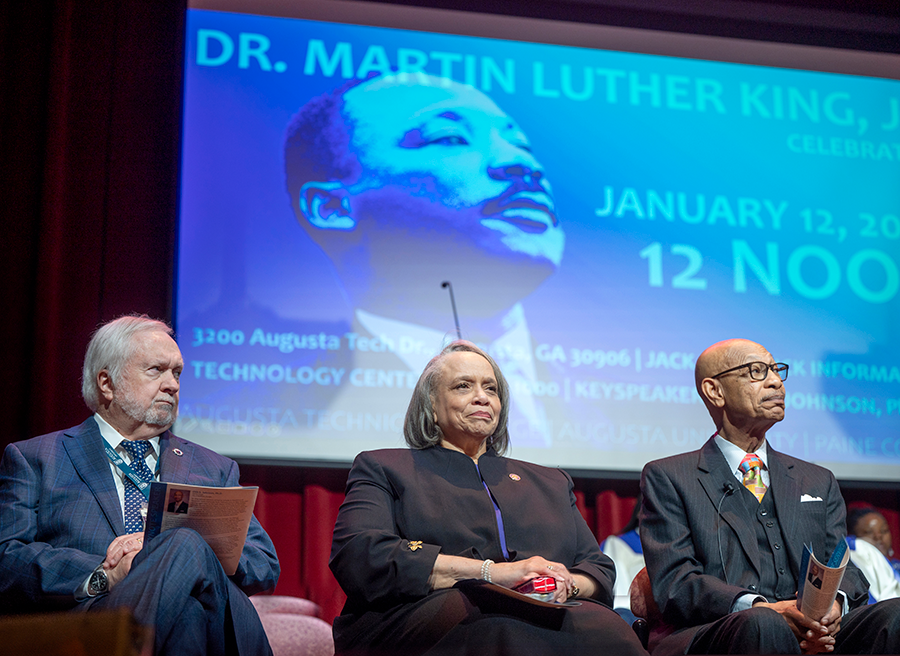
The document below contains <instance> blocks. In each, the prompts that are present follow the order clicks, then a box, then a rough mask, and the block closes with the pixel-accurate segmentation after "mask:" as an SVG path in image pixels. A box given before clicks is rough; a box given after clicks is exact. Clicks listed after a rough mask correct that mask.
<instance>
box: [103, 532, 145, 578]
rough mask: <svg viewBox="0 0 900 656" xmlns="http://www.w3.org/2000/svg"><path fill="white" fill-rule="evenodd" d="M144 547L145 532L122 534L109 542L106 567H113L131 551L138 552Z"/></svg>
mask: <svg viewBox="0 0 900 656" xmlns="http://www.w3.org/2000/svg"><path fill="white" fill-rule="evenodd" d="M143 547H144V534H143V533H129V534H128V535H120V536H119V537H117V538H116V539H115V540H113V541H112V542H110V543H109V546H108V547H107V548H106V560H104V561H103V568H104V569H112V568H113V567H115V566H116V565H118V564H119V561H120V560H121V559H122V558H123V557H125V556H127V555H128V554H130V553H137V552H138V551H140V550H141V549H143Z"/></svg>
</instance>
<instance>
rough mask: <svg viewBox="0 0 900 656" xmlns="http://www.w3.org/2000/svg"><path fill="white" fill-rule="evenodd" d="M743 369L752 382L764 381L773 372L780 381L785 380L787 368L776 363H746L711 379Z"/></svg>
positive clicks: (782, 364) (783, 364)
mask: <svg viewBox="0 0 900 656" xmlns="http://www.w3.org/2000/svg"><path fill="white" fill-rule="evenodd" d="M744 367H746V368H747V369H748V371H749V372H750V378H751V379H752V380H765V379H766V376H768V375H769V371H774V372H775V374H776V375H777V376H778V377H779V378H780V379H781V380H783V381H784V380H787V376H788V366H787V365H786V364H785V363H783V362H776V363H775V364H766V363H765V362H748V363H747V364H740V365H738V366H736V367H732V368H731V369H726V370H725V371H721V372H719V373H717V374H716V375H715V376H711V378H718V377H719V376H724V375H725V374H730V373H731V372H732V371H738V370H739V369H743V368H744Z"/></svg>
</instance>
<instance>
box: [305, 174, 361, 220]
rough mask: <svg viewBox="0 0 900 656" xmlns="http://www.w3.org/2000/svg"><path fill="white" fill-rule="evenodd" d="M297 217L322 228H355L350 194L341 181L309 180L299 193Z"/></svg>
mask: <svg viewBox="0 0 900 656" xmlns="http://www.w3.org/2000/svg"><path fill="white" fill-rule="evenodd" d="M297 211H298V212H299V214H298V216H297V218H298V219H300V217H303V218H304V219H306V220H307V221H309V223H310V225H312V226H315V227H316V228H319V229H320V230H353V229H354V228H355V227H356V220H355V219H354V218H353V214H352V213H351V211H350V194H349V192H348V191H347V189H346V187H344V185H342V184H341V183H340V182H307V183H306V184H304V185H303V186H302V187H300V192H299V193H298V194H297Z"/></svg>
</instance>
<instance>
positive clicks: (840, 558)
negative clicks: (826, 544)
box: [797, 540, 850, 621]
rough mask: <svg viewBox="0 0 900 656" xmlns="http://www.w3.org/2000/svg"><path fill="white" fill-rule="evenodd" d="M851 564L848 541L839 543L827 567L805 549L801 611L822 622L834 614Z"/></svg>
mask: <svg viewBox="0 0 900 656" xmlns="http://www.w3.org/2000/svg"><path fill="white" fill-rule="evenodd" d="M849 560H850V550H849V549H848V548H847V541H846V540H841V541H840V542H838V544H837V546H836V547H835V548H834V551H833V552H832V554H831V558H829V559H828V564H827V565H823V564H822V563H821V562H819V561H818V560H817V559H816V557H815V555H814V554H813V552H812V548H811V547H810V546H809V545H804V546H803V558H802V559H801V560H800V590H799V591H798V592H797V607H798V608H799V609H800V611H801V612H802V613H803V614H804V615H806V616H807V617H808V618H810V619H813V620H816V621H818V620H820V619H822V618H823V617H824V616H825V615H826V614H827V613H828V611H829V610H831V606H832V604H834V599H835V597H837V591H838V588H839V587H840V586H841V581H842V580H843V578H844V571H845V570H846V569H847V562H848V561H849Z"/></svg>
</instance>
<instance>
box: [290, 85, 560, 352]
mask: <svg viewBox="0 0 900 656" xmlns="http://www.w3.org/2000/svg"><path fill="white" fill-rule="evenodd" d="M285 171H286V183H287V189H288V192H289V194H290V198H291V203H292V206H293V210H294V213H295V215H296V217H297V220H298V221H299V222H300V224H301V226H303V228H304V229H305V230H306V231H307V232H308V233H309V235H310V237H311V238H312V239H313V240H314V241H315V242H316V243H317V244H318V245H319V246H320V247H321V248H322V250H323V251H324V252H325V254H326V255H327V256H328V258H329V259H330V261H331V262H332V264H333V266H334V267H335V270H336V273H337V275H338V278H339V279H340V281H341V284H342V287H343V289H344V291H345V293H346V295H347V299H348V302H349V303H350V305H351V306H352V307H353V308H354V309H355V312H356V317H355V319H356V320H357V321H358V322H360V323H362V324H363V325H364V326H365V327H366V328H367V329H368V330H370V332H375V333H384V332H385V331H387V332H388V333H389V332H390V331H391V329H395V330H413V331H415V330H419V329H420V330H423V331H426V332H428V331H434V332H436V333H437V334H440V335H445V334H448V333H449V332H450V331H451V330H452V326H453V323H452V315H451V313H450V307H449V303H448V299H447V295H446V293H444V292H442V291H441V289H440V283H441V282H442V281H444V280H451V281H452V282H453V286H454V289H455V297H456V299H457V302H458V306H459V311H460V315H461V322H462V328H463V330H464V334H465V336H466V337H467V338H469V339H472V340H475V341H478V342H481V343H483V344H486V345H490V344H491V343H493V342H495V341H496V340H497V339H498V338H500V337H501V336H502V335H504V334H508V333H509V332H510V331H511V330H513V329H514V328H515V326H517V325H520V326H522V328H523V329H524V331H525V334H526V335H527V328H525V327H524V314H523V312H522V308H521V306H520V305H519V301H520V300H521V299H522V298H524V297H525V296H527V295H528V294H530V293H531V292H532V291H534V289H536V288H537V287H538V286H539V285H540V284H541V283H542V282H543V281H544V280H546V278H547V277H548V276H550V275H551V274H552V273H553V272H554V271H556V269H557V268H558V267H559V266H560V263H561V261H562V256H563V249H564V246H565V235H564V232H563V228H562V226H561V225H560V221H559V219H558V217H557V214H556V207H555V204H554V200H553V194H552V190H551V186H550V183H549V181H548V179H547V176H546V175H545V173H544V169H543V167H542V166H541V164H540V162H539V161H538V159H537V157H536V156H535V154H534V153H533V152H532V148H531V145H530V142H529V140H528V138H527V136H526V135H525V134H524V132H523V131H522V129H521V128H520V127H519V126H518V125H517V124H516V122H515V121H514V120H513V119H512V118H511V117H510V116H509V115H508V114H507V113H506V112H504V111H503V110H502V109H500V107H498V106H497V104H496V103H495V102H494V101H493V100H491V99H490V98H488V96H486V95H485V94H484V93H482V92H481V91H479V90H477V89H475V88H474V87H471V86H468V85H465V84H461V83H458V82H455V81H452V80H449V79H446V78H439V77H434V76H429V75H425V74H422V73H406V74H404V73H399V74H392V75H383V76H377V77H373V78H370V79H367V80H364V81H359V80H355V81H353V82H351V83H348V84H346V85H344V86H343V87H341V88H339V89H336V90H334V91H333V92H330V93H326V94H324V95H321V96H318V97H317V98H314V99H312V100H310V101H309V102H308V103H306V104H305V105H304V106H303V107H302V108H301V109H300V111H299V112H298V113H297V114H296V115H295V116H294V118H293V119H292V121H291V123H290V125H289V127H288V132H287V138H286V144H285ZM520 332H521V331H520ZM439 346H440V344H439V343H436V344H434V345H433V346H432V347H431V348H430V349H429V351H430V354H431V355H433V354H434V353H435V352H437V349H438V348H439ZM529 350H530V349H529ZM408 364H410V365H411V366H417V367H418V364H419V363H418V362H416V363H408ZM420 368H421V367H418V368H417V370H418V369H420Z"/></svg>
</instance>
